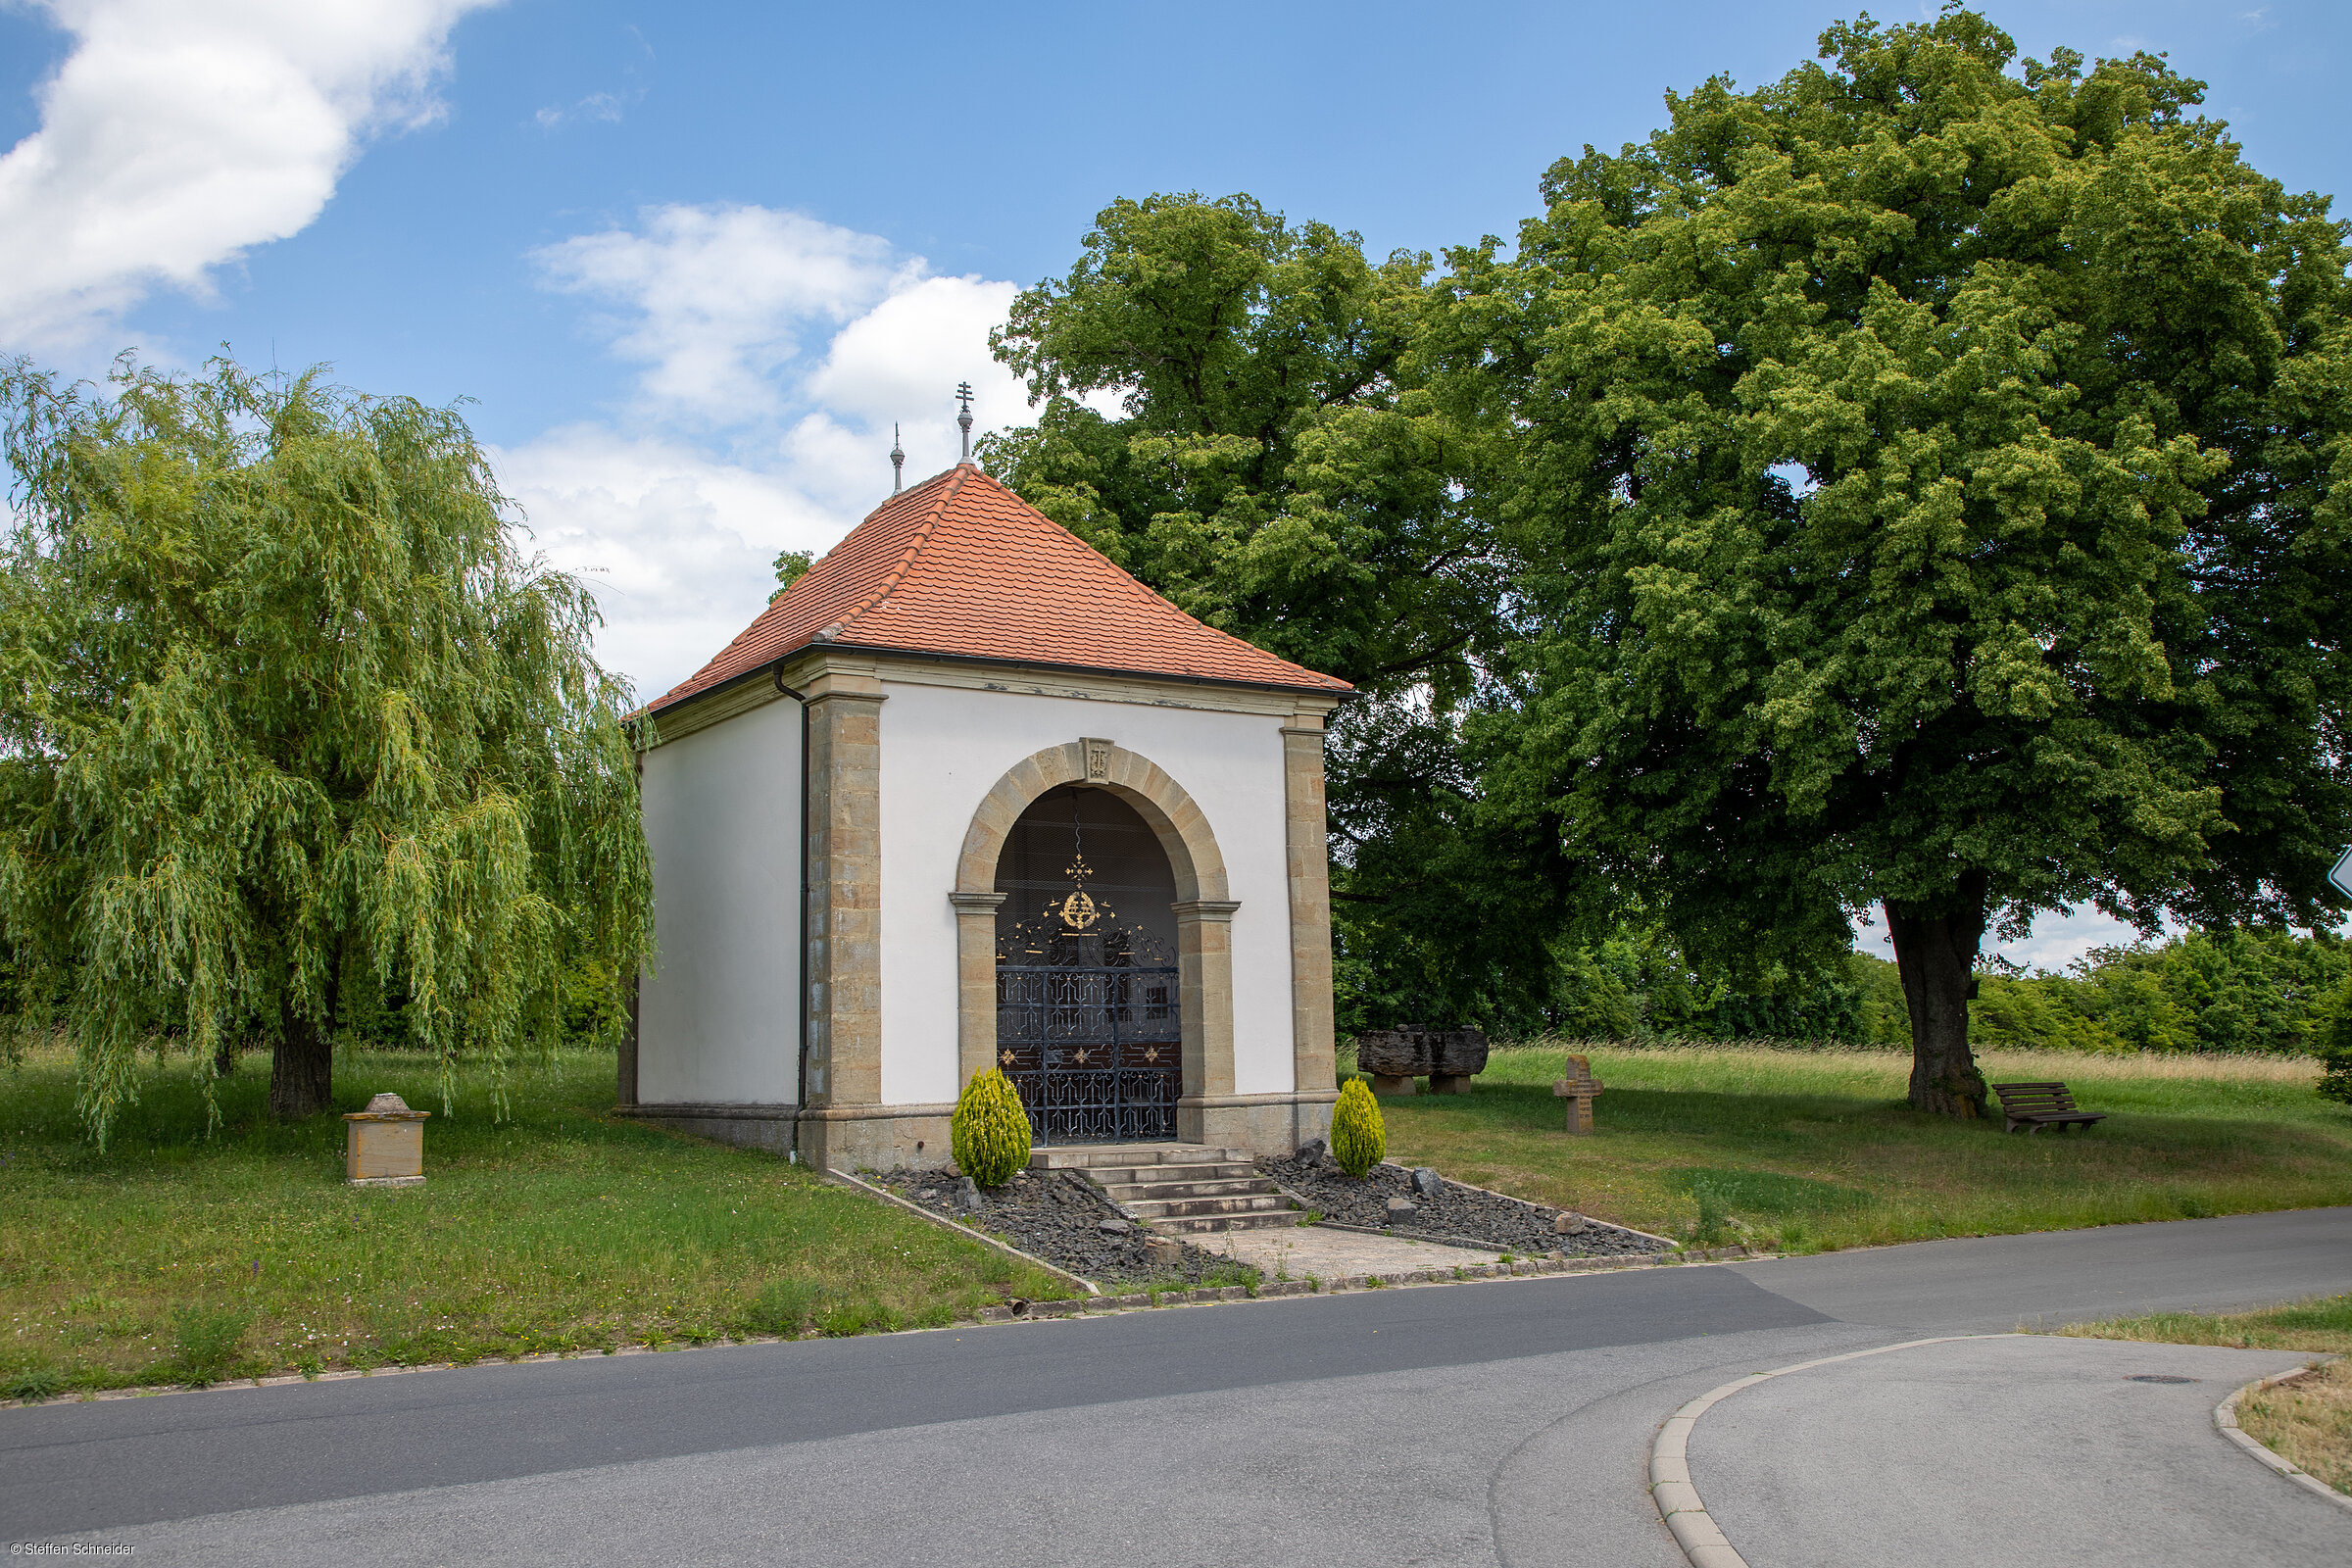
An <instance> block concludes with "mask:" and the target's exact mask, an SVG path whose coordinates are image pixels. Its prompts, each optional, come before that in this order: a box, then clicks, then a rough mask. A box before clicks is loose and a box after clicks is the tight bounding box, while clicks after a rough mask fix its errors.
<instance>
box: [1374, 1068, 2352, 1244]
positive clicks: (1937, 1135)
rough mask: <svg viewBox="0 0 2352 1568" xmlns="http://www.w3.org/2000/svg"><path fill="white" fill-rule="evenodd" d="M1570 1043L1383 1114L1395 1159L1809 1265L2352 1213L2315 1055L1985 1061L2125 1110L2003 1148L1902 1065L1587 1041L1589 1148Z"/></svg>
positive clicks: (2348, 1167) (2345, 1125)
mask: <svg viewBox="0 0 2352 1568" xmlns="http://www.w3.org/2000/svg"><path fill="white" fill-rule="evenodd" d="M1563 1049H1564V1048H1560V1047H1556V1046H1555V1047H1551V1048H1548V1049H1546V1048H1541V1047H1525V1048H1514V1049H1507V1050H1505V1049H1497V1050H1496V1051H1495V1053H1494V1054H1493V1056H1492V1058H1491V1059H1490V1062H1489V1065H1488V1067H1487V1070H1486V1071H1485V1072H1484V1073H1483V1074H1481V1075H1480V1076H1479V1077H1478V1078H1476V1079H1475V1080H1473V1082H1472V1089H1471V1093H1469V1094H1468V1095H1461V1096H1453V1095H1441V1096H1417V1097H1412V1098H1405V1097H1390V1098H1387V1099H1384V1100H1382V1101H1381V1112H1382V1115H1383V1117H1384V1118H1385V1120H1386V1122H1387V1125H1388V1135H1389V1157H1390V1158H1391V1159H1393V1160H1397V1161H1399V1162H1402V1163H1405V1164H1413V1165H1424V1164H1425V1165H1434V1166H1436V1167H1437V1168H1438V1169H1440V1170H1442V1171H1444V1172H1445V1173H1446V1175H1448V1176H1452V1177H1455V1178H1456V1179H1458V1180H1461V1181H1466V1182H1472V1183H1475V1184H1477V1185H1479V1186H1482V1187H1492V1188H1495V1189H1496V1190H1497V1191H1500V1192H1505V1193H1511V1194H1515V1195H1517V1196H1519V1197H1522V1198H1528V1199H1533V1200H1535V1201H1540V1202H1545V1203H1555V1204H1560V1205H1562V1206H1566V1207H1574V1208H1578V1209H1582V1210H1584V1211H1585V1212H1587V1213H1590V1214H1593V1215H1596V1216H1597V1217H1599V1218H1602V1219H1607V1220H1614V1221H1616V1222H1618V1223H1620V1224H1625V1225H1631V1226H1634V1227H1636V1228H1637V1229H1640V1230H1645V1231H1654V1232H1657V1233H1659V1234H1661V1235H1666V1236H1673V1237H1676V1238H1678V1239H1688V1238H1691V1237H1694V1236H1697V1235H1699V1234H1700V1233H1701V1232H1702V1231H1704V1232H1708V1233H1711V1234H1710V1235H1709V1238H1708V1239H1710V1240H1711V1239H1714V1238H1715V1237H1717V1236H1723V1237H1732V1236H1737V1237H1742V1238H1744V1239H1746V1240H1749V1241H1750V1242H1751V1243H1762V1244H1764V1245H1769V1246H1773V1247H1777V1248H1779V1249H1781V1250H1786V1251H1792V1252H1803V1251H1815V1250H1828V1249H1833V1248H1842V1247H1857V1246H1866V1245H1873V1244H1879V1243H1887V1242H1909V1241H1918V1240H1921V1239H1924V1238H1929V1237H1937V1236H1974V1235H1988V1234H1997V1233H2004V1232H2013V1231H2033V1230H2061V1229H2067V1228H2071V1227H2074V1226H2082V1225H2107V1224H2116V1223H2122V1222H2128V1221H2134V1220H2162V1219H2181V1218H2191V1217H2198V1216H2203V1215H2208V1214H2236V1213H2250V1212H2254V1211H2257V1210H2262V1209H2274V1208H2304V1207H2312V1206H2317V1205H2321V1204H2329V1203H2345V1202H2352V1107H2346V1106H2343V1105H2339V1104H2334V1103H2330V1102H2327V1101H2324V1100H2322V1099H2320V1098H2319V1097H2318V1096H2316V1095H2314V1094H2313V1093H2312V1085H2313V1084H2314V1083H2316V1082H2317V1081H2318V1078H2319V1068H2318V1065H2317V1064H2316V1063H2314V1062H2310V1061H2306V1060H2303V1059H2301V1058H2292V1057H2288V1058H2280V1057H2242V1056H2241V1057H2223V1056H2178V1055H2176V1056H2129V1057H2126V1056H2092V1055H2082V1054H2058V1053H2046V1052H1991V1053H1986V1054H1984V1055H1983V1056H1982V1057H1981V1058H1980V1060H1981V1061H1982V1064H1983V1066H1984V1069H1985V1076H1986V1078H1987V1079H1989V1080H1992V1081H1996V1082H2009V1081H2012V1080H2019V1079H2053V1078H2055V1079H2064V1080H2065V1081H2066V1082H2067V1083H2068V1084H2069V1085H2071V1086H2072V1087H2073V1089H2074V1091H2075V1096H2076V1099H2077V1100H2078V1101H2079V1102H2080V1103H2082V1106H2083V1108H2084V1109H2087V1110H2102V1111H2107V1112H2109V1113H2110V1115H2109V1119H2108V1120H2106V1121H2103V1122H2100V1123H2099V1124H2098V1125H2096V1126H2094V1127H2091V1128H2089V1129H2088V1130H2087V1131H2076V1132H2069V1133H2065V1134H2060V1133H2056V1132H2046V1133H2039V1134H2026V1133H2017V1134H2004V1133H2003V1132H2002V1131H2001V1124H2000V1122H1999V1121H1998V1120H1997V1119H1995V1120H1994V1121H1992V1122H1991V1123H1990V1124H1985V1123H1976V1124H1964V1123H1959V1122H1952V1121H1947V1120H1944V1119H1942V1118H1940V1117H1934V1116H1925V1115H1922V1114H1920V1113H1918V1112H1916V1111H1914V1110H1912V1109H1911V1108H1910V1107H1909V1106H1908V1105H1907V1104H1906V1103H1904V1100H1903V1091H1904V1085H1905V1082H1906V1080H1907V1077H1908V1074H1909V1072H1910V1058H1909V1057H1908V1056H1905V1055H1902V1054H1895V1053H1880V1052H1859V1051H1857V1052H1821V1053H1811V1052H1784V1051H1766V1050H1755V1049H1740V1048H1738V1047H1723V1048H1708V1049H1695V1048H1673V1049H1660V1050H1639V1049H1607V1048H1593V1049H1590V1050H1588V1049H1587V1048H1585V1047H1582V1046H1580V1047H1578V1048H1577V1049H1578V1050H1580V1051H1584V1052H1586V1054H1589V1055H1590V1056H1591V1058H1592V1062H1593V1076H1595V1077H1596V1078H1598V1079H1599V1080H1600V1081H1601V1083H1602V1084H1603V1085H1604V1086H1605V1087H1604V1092H1603V1093H1602V1094H1601V1096H1600V1098H1599V1100H1598V1101H1597V1102H1596V1103H1595V1106H1594V1112H1593V1129H1594V1130H1593V1135H1592V1136H1591V1137H1588V1138H1571V1137H1569V1136H1568V1135H1567V1133H1566V1132H1565V1131H1564V1130H1563V1126H1562V1123H1563V1119H1564V1118H1563V1113H1562V1107H1561V1103H1560V1102H1558V1101H1556V1100H1554V1099H1553V1098H1552V1096H1551V1082H1552V1080H1553V1079H1554V1078H1557V1077H1558V1076H1559V1075H1560V1073H1561V1071H1562V1070H1563V1067H1564V1063H1563V1061H1562V1054H1563ZM1343 1065H1347V1064H1346V1063H1343Z"/></svg>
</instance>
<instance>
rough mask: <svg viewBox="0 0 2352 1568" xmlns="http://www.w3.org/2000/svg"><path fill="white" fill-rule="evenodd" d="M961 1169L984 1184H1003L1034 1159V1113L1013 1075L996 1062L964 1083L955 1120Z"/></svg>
mask: <svg viewBox="0 0 2352 1568" xmlns="http://www.w3.org/2000/svg"><path fill="white" fill-rule="evenodd" d="M948 1125H949V1132H950V1135H951V1137H950V1144H949V1147H950V1148H951V1150H952V1151H953V1152H954V1153H955V1155H956V1169H957V1170H960V1171H962V1172H963V1173H964V1174H965V1175H966V1176H969V1177H970V1178H971V1179H972V1180H973V1181H975V1182H978V1183H979V1184H980V1185H981V1186H983V1187H1002V1186H1004V1185H1005V1183H1006V1182H1008V1181H1010V1180H1012V1173H1013V1172H1014V1171H1016V1170H1019V1169H1020V1168H1021V1167H1022V1166H1024V1165H1026V1164H1028V1163H1029V1113H1028V1112H1027V1111H1025V1110H1023V1109H1022V1108H1021V1092H1020V1091H1019V1090H1017V1089H1015V1088H1013V1087H1012V1080H1011V1079H1009V1078H1007V1077H1005V1075H1004V1074H1003V1073H1001V1072H999V1071H998V1070H997V1069H996V1068H994V1067H991V1068H989V1070H988V1071H986V1072H984V1073H981V1074H980V1075H979V1076H978V1077H976V1078H974V1079H973V1080H972V1081H971V1082H970V1083H968V1084H966V1085H965V1086H964V1090H963V1094H962V1096H961V1097H960V1098H958V1099H957V1100H956V1118H955V1120H954V1121H952V1122H950V1123H949V1124H948Z"/></svg>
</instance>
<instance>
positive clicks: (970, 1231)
mask: <svg viewBox="0 0 2352 1568" xmlns="http://www.w3.org/2000/svg"><path fill="white" fill-rule="evenodd" d="M824 1179H825V1180H826V1181H829V1182H839V1183H841V1184H842V1185H843V1186H845V1187H855V1188H856V1189H858V1191H859V1192H861V1193H864V1194H866V1195H867V1196H868V1197H871V1198H879V1199H880V1200H882V1201H884V1202H885V1203H889V1204H892V1205H893V1206H895V1207H898V1208H903V1209H905V1210H906V1211H907V1213H909V1214H916V1215H920V1216H921V1217H922V1218H924V1219H926V1220H929V1221H930V1222H931V1223H932V1224H934V1225H937V1226H938V1227H940V1229H942V1230H947V1231H953V1232H955V1233H956V1235H958V1236H966V1237H969V1238H971V1239H972V1240H973V1241H975V1242H978V1243H980V1244H981V1245H982V1246H984V1247H993V1248H995V1249H996V1250H998V1251H1000V1252H1003V1253H1005V1255H1006V1256H1007V1257H1017V1258H1019V1259H1020V1260H1021V1261H1022V1262H1024V1263H1027V1264H1029V1265H1031V1266H1032V1267H1035V1268H1042V1269H1044V1270H1045V1271H1046V1272H1047V1273H1049V1274H1052V1275H1054V1277H1056V1278H1057V1279H1065V1280H1068V1281H1069V1282H1070V1283H1071V1284H1072V1285H1075V1286H1077V1287H1079V1288H1080V1289H1081V1290H1083V1291H1085V1292H1086V1294H1087V1295H1089V1296H1101V1295H1102V1294H1103V1287H1101V1286H1100V1285H1097V1284H1096V1283H1095V1282H1094V1281H1093V1280H1090V1279H1088V1278H1087V1277H1086V1276H1085V1275H1083V1274H1073V1273H1071V1272H1070V1271H1069V1270H1068V1269H1066V1268H1063V1267H1062V1266H1061V1265H1060V1264H1058V1263H1049V1262H1047V1261H1046V1260H1045V1259H1044V1258H1042V1257H1039V1256H1036V1255H1035V1254H1034V1253H1030V1252H1024V1251H1022V1250H1020V1249H1019V1248H1017V1247H1015V1246H1013V1245H1012V1244H1011V1243H1010V1242H1003V1241H999V1240H998V1239H997V1238H996V1237H994V1236H991V1235H989V1234H988V1232H986V1231H983V1230H976V1229H974V1228H973V1227H972V1226H969V1225H958V1224H956V1221H954V1220H952V1219H950V1218H948V1216H947V1215H945V1214H935V1213H933V1212H932V1211H931V1210H929V1209H927V1208H925V1207H924V1206H923V1205H922V1204H920V1203H910V1202H908V1201H907V1200H906V1199H904V1198H901V1197H900V1196H899V1195H898V1194H896V1193H893V1192H889V1191H887V1190H885V1189H883V1188H880V1187H877V1186H875V1185H874V1184H873V1183H872V1182H869V1181H866V1180H864V1179H863V1178H862V1177H858V1176H853V1175H851V1174H850V1173H849V1172H847V1171H840V1170H829V1171H826V1172H825V1173H824Z"/></svg>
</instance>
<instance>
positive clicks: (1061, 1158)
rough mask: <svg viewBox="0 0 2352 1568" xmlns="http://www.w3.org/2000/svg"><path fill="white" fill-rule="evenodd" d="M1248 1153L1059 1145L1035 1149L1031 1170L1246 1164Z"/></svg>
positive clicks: (1162, 1146) (1196, 1146) (1187, 1146)
mask: <svg viewBox="0 0 2352 1568" xmlns="http://www.w3.org/2000/svg"><path fill="white" fill-rule="evenodd" d="M1249 1160H1250V1152H1249V1151H1248V1150H1245V1149H1211V1148H1208V1147H1206V1146H1204V1145H1201V1144H1056V1145H1053V1146H1050V1147H1048V1148H1044V1149H1033V1150H1031V1151H1030V1153H1029V1168H1030V1169H1031V1170H1068V1169H1072V1168H1076V1169H1078V1170H1101V1169H1105V1168H1108V1167H1111V1166H1117V1165H1195V1164H1224V1163H1228V1162H1233V1161H1240V1162H1241V1163H1244V1164H1247V1163H1249Z"/></svg>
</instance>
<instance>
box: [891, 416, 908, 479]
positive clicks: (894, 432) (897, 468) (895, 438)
mask: <svg viewBox="0 0 2352 1568" xmlns="http://www.w3.org/2000/svg"><path fill="white" fill-rule="evenodd" d="M906 482H907V454H906V453H905V452H904V451H902V450H901V449H900V446H899V427H898V426H897V425H896V424H893V425H892V426H891V427H890V493H891V494H892V495H894V496H895V495H897V494H898V493H899V486H900V485H902V484H904V483H906Z"/></svg>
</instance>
